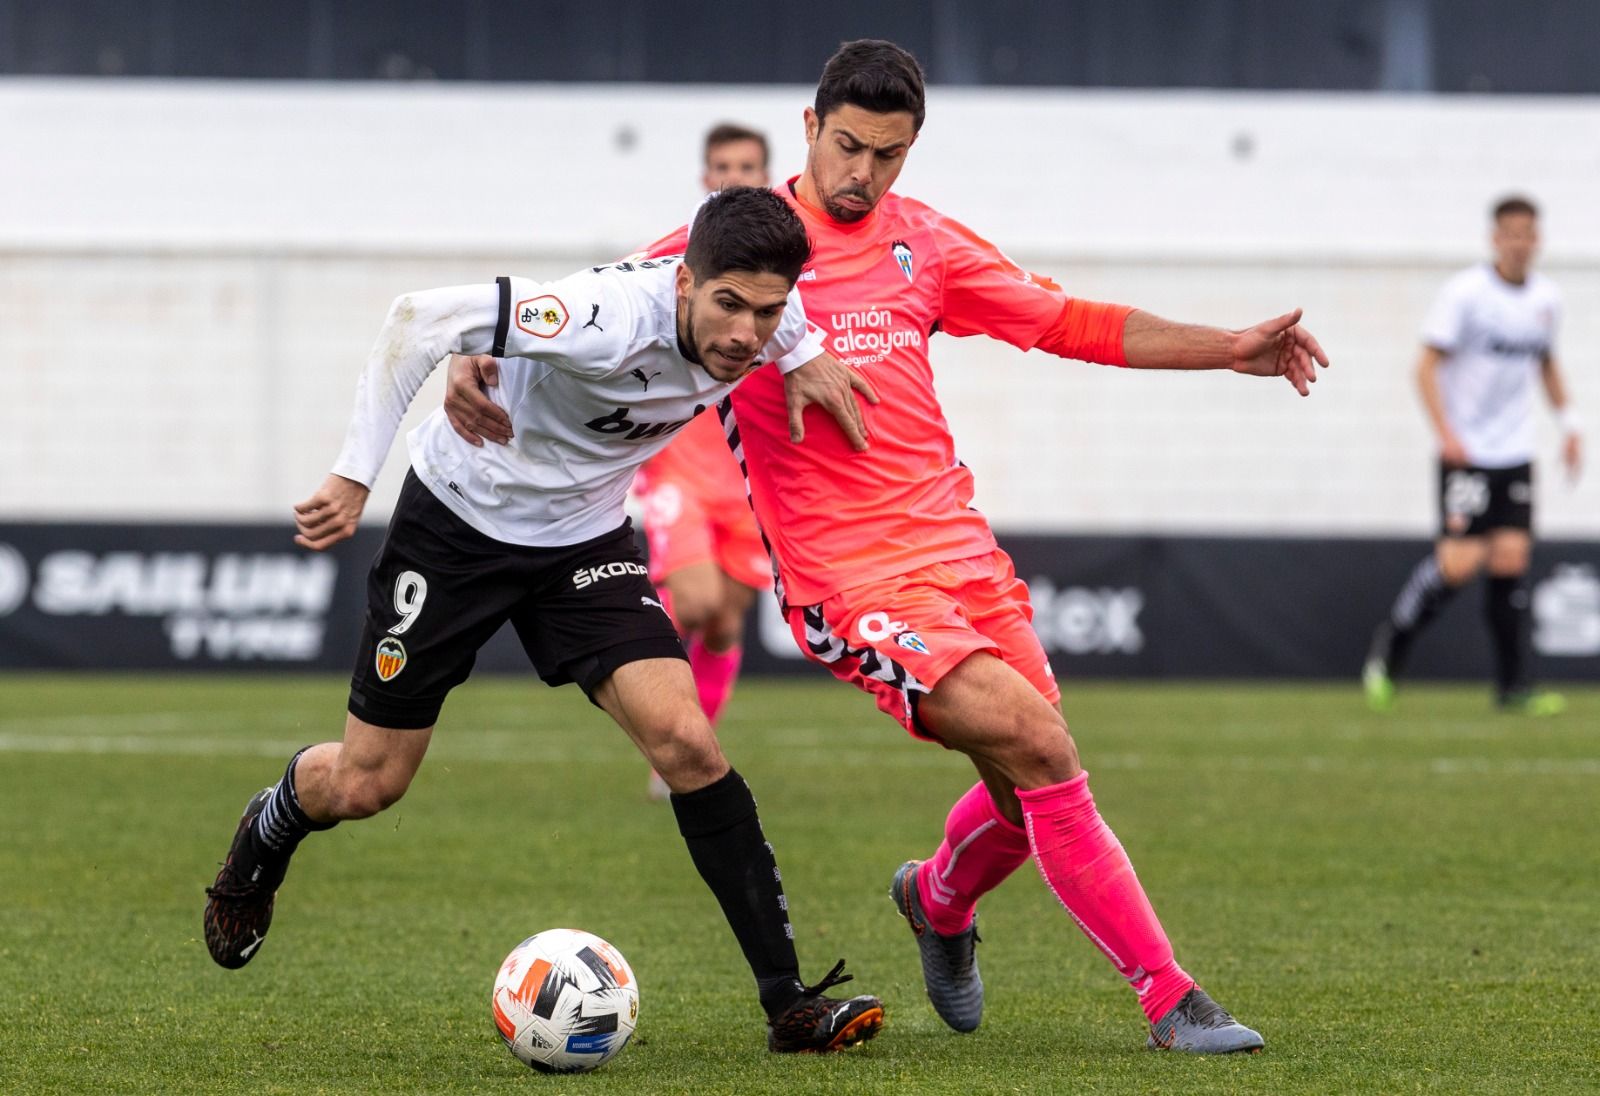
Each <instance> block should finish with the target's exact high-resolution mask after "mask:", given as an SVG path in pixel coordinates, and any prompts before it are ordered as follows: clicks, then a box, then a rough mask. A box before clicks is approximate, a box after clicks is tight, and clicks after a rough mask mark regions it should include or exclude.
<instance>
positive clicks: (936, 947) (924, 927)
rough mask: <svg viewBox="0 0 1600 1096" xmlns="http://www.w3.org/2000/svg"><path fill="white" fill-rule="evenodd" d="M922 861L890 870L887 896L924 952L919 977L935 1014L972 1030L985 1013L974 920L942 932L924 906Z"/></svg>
mask: <svg viewBox="0 0 1600 1096" xmlns="http://www.w3.org/2000/svg"><path fill="white" fill-rule="evenodd" d="M921 863H922V861H920V860H907V861H906V862H905V863H904V864H901V865H900V870H899V871H897V872H895V873H894V882H893V883H892V884H891V885H890V887H889V897H890V898H893V899H894V907H895V909H897V910H899V911H900V916H902V917H904V918H905V919H906V922H907V923H908V924H909V925H910V926H911V931H912V932H913V933H915V934H916V937H917V947H918V949H920V950H921V952H922V982H923V985H925V986H926V987H927V990H928V1000H929V1001H931V1002H933V1011H935V1012H937V1013H938V1014H939V1018H940V1019H941V1020H943V1021H944V1022H945V1023H947V1024H949V1025H950V1026H951V1027H953V1028H955V1029H956V1030H957V1031H976V1030H977V1028H978V1022H979V1021H980V1020H982V1019H983V979H982V978H981V977H979V976H978V951H977V944H978V922H977V918H976V917H974V918H973V922H972V925H971V927H969V928H968V929H967V931H966V932H961V933H957V934H956V935H954V936H941V935H940V934H939V933H937V932H935V931H934V930H933V926H932V925H930V924H929V923H928V918H927V916H926V915H925V914H924V913H923V912H922V895H921V893H920V892H919V891H918V888H917V868H918V866H920V865H921Z"/></svg>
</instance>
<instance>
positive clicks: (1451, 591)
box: [1361, 536, 1489, 712]
mask: <svg viewBox="0 0 1600 1096" xmlns="http://www.w3.org/2000/svg"><path fill="white" fill-rule="evenodd" d="M1488 558H1489V545H1488V542H1487V541H1486V540H1485V538H1483V537H1479V536H1471V537H1441V538H1439V540H1438V542H1437V543H1436V544H1435V545H1434V548H1433V551H1432V552H1431V553H1430V554H1429V555H1427V556H1426V557H1424V558H1423V560H1422V561H1421V562H1420V563H1418V564H1417V566H1416V567H1415V568H1414V569H1413V570H1412V572H1411V574H1410V575H1409V576H1407V578H1406V581H1405V584H1404V585H1403V586H1401V588H1400V593H1399V594H1398V595H1397V596H1396V597H1395V600H1394V605H1393V606H1392V607H1391V608H1390V610H1389V615H1388V616H1387V617H1385V618H1384V619H1383V621H1382V622H1380V623H1379V625H1378V627H1377V628H1376V629H1374V631H1373V633H1372V642H1371V644H1370V645H1369V646H1368V648H1367V660H1366V662H1365V663H1364V664H1363V665H1362V668H1361V687H1362V689H1363V691H1365V693H1366V696H1367V706H1368V707H1370V708H1372V710H1373V711H1378V712H1383V711H1388V710H1389V709H1390V708H1391V707H1393V705H1394V692H1395V681H1396V679H1397V678H1399V676H1400V674H1401V673H1402V672H1403V671H1404V669H1405V665H1406V661H1407V659H1408V658H1409V656H1410V653H1411V645H1412V644H1413V643H1415V642H1416V638H1417V636H1418V635H1419V634H1420V633H1421V632H1422V630H1423V629H1424V628H1426V627H1427V625H1428V623H1429V622H1430V621H1432V620H1433V618H1434V617H1436V616H1438V615H1439V612H1440V611H1441V610H1442V609H1443V608H1444V607H1445V605H1447V604H1448V603H1449V601H1450V599H1451V598H1452V597H1454V596H1455V594H1456V591H1458V590H1460V589H1461V587H1462V586H1464V585H1466V584H1467V583H1468V582H1471V581H1472V580H1473V579H1474V578H1476V577H1477V575H1478V573H1479V572H1480V571H1482V570H1483V568H1484V565H1485V563H1486V562H1487V561H1488Z"/></svg>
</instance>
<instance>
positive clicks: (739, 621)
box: [700, 608, 744, 654]
mask: <svg viewBox="0 0 1600 1096" xmlns="http://www.w3.org/2000/svg"><path fill="white" fill-rule="evenodd" d="M743 633H744V616H743V615H742V614H740V613H736V612H730V611H728V610H727V609H726V608H724V609H722V610H720V611H719V612H716V613H712V614H711V615H710V616H709V617H708V618H707V619H706V622H705V624H704V625H703V626H702V627H701V628H700V641H701V642H702V643H704V644H705V645H706V647H707V648H708V649H710V650H712V651H715V652H716V653H717V654H721V653H723V652H724V651H728V650H731V649H732V648H734V647H736V646H738V644H739V640H740V638H742V636H743Z"/></svg>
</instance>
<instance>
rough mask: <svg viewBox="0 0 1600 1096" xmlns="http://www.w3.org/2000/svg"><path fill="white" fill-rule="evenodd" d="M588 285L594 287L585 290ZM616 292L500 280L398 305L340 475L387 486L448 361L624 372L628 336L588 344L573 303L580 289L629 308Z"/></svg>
mask: <svg viewBox="0 0 1600 1096" xmlns="http://www.w3.org/2000/svg"><path fill="white" fill-rule="evenodd" d="M580 281H583V282H585V283H586V284H584V285H581V286H580V285H577V284H575V283H578V282H580ZM589 281H593V282H599V283H601V284H599V285H596V286H590V285H588V284H587V282H589ZM607 288H608V287H607V286H606V285H605V284H604V283H603V282H602V280H601V279H599V278H597V277H596V276H595V275H594V274H593V273H592V272H588V271H585V272H583V273H580V274H575V275H573V276H572V277H570V278H565V279H562V280H561V281H559V282H553V283H548V284H544V283H539V282H533V281H530V280H528V279H526V278H500V279H498V280H497V281H496V283H495V284H494V285H459V286H449V287H446V288H443V289H427V290H422V291H420V292H415V293H407V294H404V295H403V296H400V297H397V298H395V301H394V303H393V304H391V305H390V306H389V315H388V316H387V318H385V320H384V323H383V329H382V330H381V331H380V332H379V333H378V340H377V342H376V343H374V344H373V347H372V351H371V353H369V354H368V355H367V365H366V369H365V370H364V371H363V372H362V374H361V379H360V380H359V381H358V382H357V383H356V406H355V412H354V414H353V415H352V416H351V419H350V427H349V429H348V430H347V431H346V434H345V441H344V447H343V448H342V449H341V450H340V452H339V457H338V459H337V460H336V461H334V465H333V473H334V474H335V475H338V476H343V477H344V478H346V479H350V480H354V481H356V482H357V483H361V484H364V485H365V486H367V487H371V486H372V485H373V483H375V482H376V481H377V478H378V472H379V471H380V469H381V468H382V467H383V460H384V458H385V457H386V456H387V455H388V453H389V447H390V445H391V444H392V443H393V442H394V436H395V432H396V431H397V430H399V428H400V420H401V419H402V418H403V417H404V416H405V413H406V409H407V408H408V407H410V406H411V401H412V399H413V398H415V396H416V394H417V390H418V389H420V388H421V387H422V383H423V382H424V381H426V380H427V379H428V376H429V374H431V373H432V372H433V370H434V369H435V368H436V367H437V366H438V364H439V362H440V360H441V359H443V358H444V357H445V356H446V355H448V354H493V355H494V356H495V357H497V358H503V357H508V356H509V357H519V358H536V359H539V360H541V361H545V362H548V363H549V364H551V365H552V366H554V367H556V368H558V369H562V370H564V371H567V372H572V373H576V374H579V375H581V376H604V375H605V374H606V373H609V372H610V371H612V370H614V369H615V368H616V367H617V362H618V353H617V343H618V342H619V339H618V337H616V336H611V337H607V336H606V335H604V333H601V334H599V335H595V334H594V333H592V332H591V333H589V334H588V335H584V336H581V337H580V335H579V333H580V332H582V331H583V326H582V324H581V321H576V320H574V318H573V316H572V315H571V313H570V312H569V311H568V310H567V306H566V304H565V301H564V300H563V295H565V296H568V297H572V296H573V290H579V291H580V292H581V293H582V294H584V297H583V299H584V300H588V299H589V297H588V296H587V294H589V293H591V292H593V293H602V294H606V296H605V297H604V298H603V299H605V300H607V301H608V302H611V303H614V304H616V305H618V306H619V307H626V300H625V298H624V297H623V296H622V295H621V294H617V293H614V292H613V293H607V292H606V290H607ZM574 299H576V298H574ZM613 330H616V326H615V325H613Z"/></svg>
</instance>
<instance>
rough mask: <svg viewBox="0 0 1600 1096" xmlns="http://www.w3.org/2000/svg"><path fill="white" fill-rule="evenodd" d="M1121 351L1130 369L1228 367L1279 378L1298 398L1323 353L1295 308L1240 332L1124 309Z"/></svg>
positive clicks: (1312, 379) (1323, 363)
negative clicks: (1125, 319)
mask: <svg viewBox="0 0 1600 1096" xmlns="http://www.w3.org/2000/svg"><path fill="white" fill-rule="evenodd" d="M1122 351H1123V354H1124V356H1125V357H1126V359H1127V363H1128V365H1129V366H1131V367H1133V368H1135V369H1231V370H1233V371H1234V372H1235V373H1245V374H1248V375H1250V376H1254V377H1283V378H1284V379H1286V380H1287V381H1288V382H1289V383H1290V384H1292V385H1293V386H1294V389H1295V391H1297V392H1299V393H1300V394H1301V395H1302V396H1309V395H1310V394H1311V385H1313V384H1315V383H1316V381H1317V367H1318V366H1322V367H1323V368H1327V366H1328V355H1327V354H1326V353H1325V352H1324V351H1323V349H1322V344H1321V343H1319V342H1317V339H1316V336H1314V335H1312V334H1311V332H1309V331H1307V330H1306V329H1305V328H1303V327H1301V326H1300V309H1298V308H1297V309H1295V310H1294V311H1293V312H1286V313H1284V314H1283V315H1282V316H1278V317H1275V318H1273V319H1270V320H1263V321H1262V322H1261V323H1258V324H1256V325H1255V326H1254V327H1247V328H1245V329H1244V330H1243V331H1226V330H1224V329H1222V328H1220V327H1203V326H1200V325H1198V324H1181V323H1173V322H1172V321H1170V320H1163V319H1162V318H1161V317H1159V316H1155V315H1152V314H1151V313H1149V312H1140V311H1134V312H1131V313H1129V315H1128V318H1127V321H1126V323H1125V325H1124V327H1123V330H1122Z"/></svg>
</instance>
